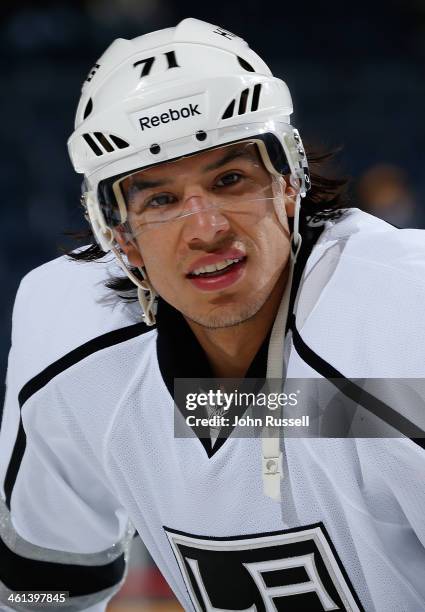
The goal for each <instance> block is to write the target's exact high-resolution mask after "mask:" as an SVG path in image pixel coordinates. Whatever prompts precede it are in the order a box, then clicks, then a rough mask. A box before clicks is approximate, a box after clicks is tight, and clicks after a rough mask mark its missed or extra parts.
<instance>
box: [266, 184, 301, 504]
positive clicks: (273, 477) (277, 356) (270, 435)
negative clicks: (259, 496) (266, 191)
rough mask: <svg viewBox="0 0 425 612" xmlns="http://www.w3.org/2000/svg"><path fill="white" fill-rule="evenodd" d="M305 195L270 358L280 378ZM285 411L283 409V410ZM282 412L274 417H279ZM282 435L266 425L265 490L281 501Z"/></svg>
mask: <svg viewBox="0 0 425 612" xmlns="http://www.w3.org/2000/svg"><path fill="white" fill-rule="evenodd" d="M300 206H301V195H300V194H298V195H297V198H296V201H295V211H294V230H293V233H292V236H291V254H290V260H289V272H288V279H287V281H286V287H285V291H284V294H283V297H282V300H281V303H280V306H279V310H278V312H277V315H276V319H275V322H274V325H273V329H272V334H271V337H270V344H269V354H268V359H267V375H266V376H267V379H280V378H282V372H283V344H284V340H285V328H286V321H287V319H288V310H289V300H290V295H291V287H292V279H293V275H294V267H295V263H296V261H297V257H298V253H299V252H300V249H301V243H302V238H301V234H300V233H299V216H300ZM280 410H281V409H280ZM277 412H278V411H273V416H277V417H279V416H280V415H279V414H277ZM280 439H281V436H280V434H278V432H277V431H276V428H275V427H271V426H264V427H263V429H262V432H261V450H262V475H263V490H264V494H265V495H266V496H267V497H270V498H271V499H273V500H274V501H280V500H281V493H280V481H281V480H282V479H283V478H284V473H283V456H282V451H281V450H280Z"/></svg>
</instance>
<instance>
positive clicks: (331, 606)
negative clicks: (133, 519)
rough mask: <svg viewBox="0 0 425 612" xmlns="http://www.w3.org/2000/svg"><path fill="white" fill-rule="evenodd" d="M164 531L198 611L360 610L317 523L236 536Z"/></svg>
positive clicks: (313, 611) (317, 611) (355, 596)
mask: <svg viewBox="0 0 425 612" xmlns="http://www.w3.org/2000/svg"><path fill="white" fill-rule="evenodd" d="M164 529H165V531H166V533H167V536H168V539H169V542H170V544H171V547H172V549H173V552H174V555H175V557H176V559H177V562H178V564H179V566H180V570H181V573H182V575H183V579H184V581H185V583H186V587H187V590H188V592H189V595H190V597H191V599H192V602H193V607H194V609H195V610H196V611H202V612H227V611H232V610H239V611H241V612H269V611H278V612H280V611H282V612H283V611H285V612H289V611H290V612H296V611H300V610H308V611H309V612H323V611H326V612H327V611H328V610H342V611H344V612H362V610H363V608H362V606H361V603H360V601H359V599H358V597H357V595H356V593H355V592H354V589H353V587H352V586H351V584H350V581H349V579H348V577H347V575H346V573H345V571H344V568H343V566H342V564H341V562H340V560H339V558H338V557H337V554H336V552H334V551H333V547H332V546H331V542H330V540H329V536H328V535H327V533H326V531H325V530H324V528H323V526H322V525H321V524H317V525H311V526H309V527H305V528H302V529H290V530H286V531H279V532H273V533H269V534H261V535H255V536H242V537H235V538H207V537H199V536H193V535H190V534H187V533H183V532H180V531H174V530H173V529H169V528H167V527H164Z"/></svg>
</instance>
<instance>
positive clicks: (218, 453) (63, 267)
mask: <svg viewBox="0 0 425 612" xmlns="http://www.w3.org/2000/svg"><path fill="white" fill-rule="evenodd" d="M317 234H319V232H317ZM424 238H425V232H423V231H420V230H398V229H395V228H393V227H391V226H389V225H388V224H386V223H384V222H381V221H379V220H377V219H375V218H373V217H371V216H369V215H367V214H365V213H362V212H360V211H358V210H356V209H354V210H350V211H347V213H346V214H345V215H344V216H343V217H342V218H341V219H339V220H338V221H335V222H327V223H326V225H325V228H324V229H323V231H322V232H321V233H320V236H319V237H318V239H317V236H316V241H315V242H314V241H313V242H314V245H313V246H312V248H310V249H307V250H306V251H305V253H304V257H301V258H300V264H299V266H298V264H297V266H298V269H299V270H300V272H299V273H298V276H299V277H300V278H296V283H295V286H297V291H296V292H295V291H294V294H293V299H292V303H291V312H293V315H292V316H291V317H290V325H289V327H288V331H287V334H286V337H285V343H284V372H283V374H285V376H286V377H287V378H288V379H290V378H295V379H308V380H311V381H312V382H313V383H314V384H316V382H317V381H318V380H319V381H320V380H321V379H324V378H326V377H328V378H331V379H338V380H339V381H345V382H344V385H345V387H344V391H343V393H345V392H346V393H348V394H350V389H351V387H350V383H351V381H352V380H353V379H369V378H376V379H386V380H389V379H402V378H405V379H420V380H423V379H425V359H424V357H425V326H424V325H423V308H424V304H425V240H424ZM306 242H307V241H306ZM112 268H113V264H112V263H108V262H106V263H105V262H104V263H100V264H99V263H93V264H76V263H74V262H70V261H67V260H65V259H63V258H60V259H58V260H55V261H54V262H51V263H49V264H46V265H45V266H42V267H41V268H39V269H37V270H35V271H34V272H32V273H30V275H29V276H28V277H26V279H24V281H23V283H22V285H21V289H20V291H19V293H18V297H17V301H16V305H15V313H14V321H13V335H12V349H11V354H10V359H9V369H8V379H7V396H6V404H5V409H4V415H3V422H2V428H1V432H0V479H1V483H2V496H1V500H0V516H1V520H0V536H1V543H0V547H1V552H0V559H1V564H0V601H3V602H4V609H7V606H9V607H11V608H12V609H18V610H31V606H30V605H29V604H25V605H24V604H21V605H19V604H14V605H11V604H10V602H9V603H8V598H9V596H10V594H11V593H12V592H14V591H28V590H35V591H45V590H50V591H52V590H54V591H69V592H70V596H71V597H70V600H69V602H68V604H67V606H64V607H62V609H64V610H91V611H93V612H94V611H96V612H100V611H101V610H104V609H105V608H106V602H107V601H108V599H109V598H110V597H111V596H112V594H113V593H114V592H115V591H116V590H117V588H119V586H120V584H121V581H122V579H123V577H124V574H125V559H126V551H127V549H128V545H129V542H130V540H131V537H132V532H133V529H134V528H135V529H137V531H138V532H139V534H140V536H141V537H142V539H143V540H144V542H145V544H146V546H147V547H148V549H149V551H150V553H151V555H152V557H153V558H154V560H155V561H156V563H157V564H158V566H159V568H160V569H161V571H162V573H163V574H164V576H165V578H166V579H167V581H168V582H169V584H170V586H171V587H172V589H173V590H174V592H175V594H176V596H177V597H178V599H179V600H180V602H181V604H182V606H183V607H184V608H185V610H196V611H198V610H209V611H215V610H217V611H221V612H222V611H223V610H224V611H225V610H250V611H260V610H267V611H269V610H279V611H280V610H282V611H283V610H285V611H290V612H295V611H297V610H309V611H311V612H315V611H316V610H317V611H318V610H320V611H323V610H346V611H358V610H366V611H367V612H419V611H420V610H425V580H424V578H425V512H424V511H425V454H424V452H425V451H424V448H423V447H424V440H423V439H422V437H421V436H420V435H418V437H415V439H414V440H411V439H408V438H405V437H404V438H402V437H392V438H367V437H358V438H353V437H351V438H340V437H338V438H284V437H282V440H281V448H282V452H283V457H284V461H283V463H284V477H283V479H282V484H281V501H280V502H276V501H273V500H272V499H270V498H268V497H266V496H265V495H264V493H263V484H262V466H261V440H260V439H259V438H256V437H250V438H248V437H238V435H237V431H236V429H235V430H233V431H232V432H231V433H230V434H229V436H228V437H227V438H219V439H218V441H217V442H216V444H214V445H212V444H211V441H210V440H209V439H199V438H198V437H196V436H191V437H187V438H176V437H175V435H174V420H175V414H174V412H175V408H174V401H173V382H174V379H175V378H176V377H178V378H187V377H190V378H198V377H199V378H202V377H205V376H208V374H209V368H208V364H207V361H206V358H205V355H204V354H203V352H202V350H201V348H200V346H199V345H198V344H197V342H196V340H195V338H194V336H193V335H192V333H191V332H190V329H189V328H188V326H187V325H186V323H185V321H184V319H183V318H182V316H181V315H180V314H179V313H178V312H176V311H175V310H174V309H172V308H171V307H170V306H168V305H166V304H165V303H163V302H161V303H160V305H159V313H158V325H157V328H156V329H152V328H147V327H145V326H144V324H143V323H140V322H138V320H137V319H138V311H137V308H138V307H137V305H136V304H126V303H124V302H118V301H117V300H115V299H114V298H113V297H111V291H110V290H107V289H105V288H104V287H103V282H104V280H105V278H106V277H107V275H108V274H110V272H111V269H112ZM267 353H268V339H266V340H265V342H264V344H263V346H262V347H261V348H260V350H259V352H258V354H257V356H256V357H255V359H254V362H253V363H252V364H251V367H250V370H249V372H248V376H259V377H261V376H264V375H265V366H266V362H267ZM313 388H314V387H312V389H313ZM347 389H348V391H347ZM365 397H366V400H367V394H366V395H365ZM399 399H400V398H396V401H395V402H393V403H392V404H391V403H390V402H389V403H388V410H389V412H390V413H391V414H392V415H393V416H394V414H395V415H396V416H397V415H400V418H401V419H403V418H404V419H405V418H407V419H412V418H413V417H412V414H411V411H409V406H408V405H407V406H406V405H404V403H403V401H404V399H405V398H402V401H399ZM361 401H363V400H362V399H361V400H359V402H360V403H361ZM366 404H367V401H366ZM384 406H387V404H384ZM366 409H367V410H368V407H367V406H366ZM367 410H366V411H367ZM413 416H414V417H415V418H416V421H415V418H413V421H415V422H416V424H418V423H419V425H418V427H417V428H416V429H415V428H413V430H414V431H415V432H416V431H419V432H420V430H421V426H422V421H421V415H417V414H415V415H413ZM422 416H423V415H422ZM362 418H363V417H362ZM412 437H414V436H412Z"/></svg>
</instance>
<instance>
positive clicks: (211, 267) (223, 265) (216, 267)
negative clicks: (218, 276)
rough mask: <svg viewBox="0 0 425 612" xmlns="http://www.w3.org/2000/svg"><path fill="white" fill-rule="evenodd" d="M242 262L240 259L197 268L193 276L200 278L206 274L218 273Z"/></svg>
mask: <svg viewBox="0 0 425 612" xmlns="http://www.w3.org/2000/svg"><path fill="white" fill-rule="evenodd" d="M238 261H240V259H225V260H224V261H220V262H218V263H216V264H211V265H209V266H204V267H203V268H196V270H193V272H192V274H194V275H195V276H199V274H205V273H206V272H216V271H217V270H224V268H227V267H228V266H230V264H234V263H237V262H238Z"/></svg>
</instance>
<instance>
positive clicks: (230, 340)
mask: <svg viewBox="0 0 425 612" xmlns="http://www.w3.org/2000/svg"><path fill="white" fill-rule="evenodd" d="M287 276H288V274H287V270H286V271H285V272H284V273H283V275H282V276H281V277H280V279H279V281H278V282H277V283H276V285H275V286H274V288H273V290H272V292H271V294H270V296H269V297H268V299H267V300H266V302H265V303H264V304H263V306H262V307H261V308H260V310H259V311H258V312H257V313H256V314H255V315H254V316H253V317H251V318H250V319H248V320H246V321H243V322H242V323H239V324H238V325H232V326H231V327H221V328H216V329H210V328H208V327H203V326H201V325H199V324H198V323H195V322H194V321H191V320H188V319H187V323H188V325H189V326H190V328H191V329H192V331H193V333H194V334H195V336H196V338H197V340H198V342H199V344H200V345H201V346H202V348H203V349H204V351H205V353H206V355H207V357H208V361H209V362H210V365H211V367H212V370H213V372H214V375H215V376H216V377H218V378H242V377H243V376H245V374H246V372H247V370H248V368H249V366H250V365H251V363H252V361H253V359H254V357H255V355H256V354H257V352H258V350H259V348H260V346H261V345H262V343H263V342H264V339H265V338H266V336H267V334H268V333H269V331H270V329H271V328H272V325H273V322H274V320H275V317H276V314H277V311H278V309H279V305H280V302H281V300H282V295H283V292H284V290H285V286H286V282H287Z"/></svg>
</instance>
